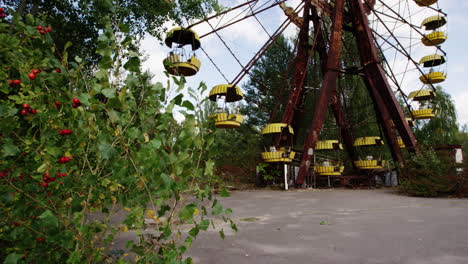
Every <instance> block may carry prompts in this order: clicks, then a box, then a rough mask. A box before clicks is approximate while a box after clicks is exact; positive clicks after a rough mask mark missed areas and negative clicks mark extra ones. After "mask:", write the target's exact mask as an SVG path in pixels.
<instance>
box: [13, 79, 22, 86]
mask: <svg viewBox="0 0 468 264" xmlns="http://www.w3.org/2000/svg"><path fill="white" fill-rule="evenodd" d="M13 84H14V85H20V84H21V80H18V79H16V80H13Z"/></svg>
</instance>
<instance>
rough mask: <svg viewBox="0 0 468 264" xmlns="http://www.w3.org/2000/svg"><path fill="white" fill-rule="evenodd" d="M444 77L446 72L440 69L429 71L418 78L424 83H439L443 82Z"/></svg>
mask: <svg viewBox="0 0 468 264" xmlns="http://www.w3.org/2000/svg"><path fill="white" fill-rule="evenodd" d="M446 79H447V74H446V73H444V72H441V71H437V72H429V73H426V74H424V75H422V76H421V77H419V80H420V81H421V82H422V83H424V84H436V83H441V82H444V81H445V80H446Z"/></svg>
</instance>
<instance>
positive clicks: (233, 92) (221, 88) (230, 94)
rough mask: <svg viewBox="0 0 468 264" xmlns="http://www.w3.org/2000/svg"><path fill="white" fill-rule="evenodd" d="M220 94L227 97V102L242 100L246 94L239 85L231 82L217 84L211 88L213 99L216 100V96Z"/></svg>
mask: <svg viewBox="0 0 468 264" xmlns="http://www.w3.org/2000/svg"><path fill="white" fill-rule="evenodd" d="M218 96H224V97H225V99H226V102H237V101H240V100H242V98H243V96H244V94H243V93H242V90H241V89H240V88H239V87H237V86H233V85H230V84H220V85H216V86H215V87H213V89H211V91H210V95H209V98H210V100H211V101H216V98H217V97H218Z"/></svg>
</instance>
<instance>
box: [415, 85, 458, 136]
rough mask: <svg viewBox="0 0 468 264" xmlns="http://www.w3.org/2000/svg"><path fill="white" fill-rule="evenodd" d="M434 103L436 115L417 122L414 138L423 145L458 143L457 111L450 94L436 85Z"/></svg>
mask: <svg viewBox="0 0 468 264" xmlns="http://www.w3.org/2000/svg"><path fill="white" fill-rule="evenodd" d="M436 95H437V96H436V98H435V100H434V105H435V107H436V109H437V110H438V113H437V115H436V116H435V117H434V118H433V119H431V120H430V121H429V122H427V121H426V122H424V123H422V122H419V124H418V128H417V129H416V131H415V135H416V138H417V139H418V141H419V143H420V144H423V145H444V144H459V143H460V142H459V127H458V122H457V111H456V109H455V104H454V102H453V99H452V97H451V96H450V94H448V93H446V92H444V91H443V90H442V87H441V86H437V91H436Z"/></svg>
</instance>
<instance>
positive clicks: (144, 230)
mask: <svg viewBox="0 0 468 264" xmlns="http://www.w3.org/2000/svg"><path fill="white" fill-rule="evenodd" d="M108 3H110V4H111V2H110V1H108ZM110 7H112V6H110ZM112 10H113V9H112V8H109V12H108V14H109V16H106V17H102V18H101V19H102V20H101V22H102V24H103V26H104V28H103V31H102V35H100V36H99V38H98V39H97V40H96V41H97V43H96V47H97V50H96V52H97V53H98V55H99V57H100V61H99V63H98V64H97V65H98V69H97V71H96V72H95V73H94V75H93V76H91V77H90V76H89V74H87V73H84V70H85V65H84V62H83V59H82V58H80V57H78V56H73V57H72V56H70V54H69V53H68V52H67V47H70V45H73V44H72V43H67V44H66V45H65V46H64V50H63V53H60V56H56V54H57V53H58V52H57V46H56V44H55V42H54V41H53V36H54V28H53V27H52V28H50V25H49V24H46V23H44V22H43V21H40V20H38V19H36V18H34V17H33V16H31V15H28V16H26V17H25V19H24V21H23V19H22V18H19V17H14V18H11V20H9V21H4V22H3V23H0V51H1V52H0V63H1V65H2V68H0V82H1V84H0V134H1V137H0V143H1V148H0V156H1V160H0V173H1V174H0V214H1V216H2V217H1V218H0V248H1V249H2V250H1V251H0V261H1V262H2V263H8V264H9V263H114V262H117V263H192V260H191V259H190V258H184V256H183V254H184V252H185V251H186V250H187V248H189V247H190V246H191V244H192V242H193V240H194V239H195V238H196V237H197V235H198V234H199V232H201V231H204V230H207V229H208V228H209V226H210V225H211V226H214V222H213V218H214V217H221V216H222V219H223V220H224V221H226V222H228V223H229V224H230V225H231V228H233V229H236V226H235V224H234V223H233V222H232V221H231V220H230V219H229V215H230V214H231V210H230V209H224V208H223V207H222V205H221V204H220V203H219V202H218V200H216V198H215V197H214V196H213V195H212V186H213V185H214V184H215V183H216V177H215V175H214V173H213V169H214V165H215V163H214V161H213V160H212V159H211V153H212V152H213V151H212V150H213V147H214V144H213V142H214V137H215V135H214V133H213V130H214V126H213V124H212V123H210V122H208V121H207V119H205V118H204V113H203V109H201V106H200V105H201V104H202V102H201V100H200V99H199V97H198V94H199V93H198V92H196V91H195V90H193V89H191V88H188V87H185V81H184V79H183V78H182V79H177V78H174V79H173V82H174V83H175V86H164V85H162V84H161V83H152V82H151V81H150V78H149V77H148V74H145V73H142V72H141V69H140V58H139V56H138V53H137V52H136V51H135V50H134V49H133V48H132V47H134V45H133V44H132V43H133V42H132V41H133V39H132V37H131V31H130V29H129V27H127V26H126V25H125V24H121V23H119V22H118V21H114V20H113V19H112V18H113V17H112V16H111V15H112ZM48 27H49V28H50V30H49V29H47V31H46V32H44V34H43V32H42V31H41V30H42V29H43V28H48ZM198 89H200V91H201V92H203V91H204V90H205V89H206V87H205V86H204V85H203V84H201V85H200V87H198ZM182 91H184V94H186V95H187V96H185V97H184V95H183V94H182ZM193 102H197V104H194V103H193ZM176 106H178V107H180V108H181V109H182V110H181V112H182V114H183V115H184V117H185V120H184V121H183V122H181V123H180V122H177V121H176V120H175V119H174V115H173V110H174V107H176ZM221 195H223V196H226V195H228V194H227V192H225V191H221ZM116 215H120V216H121V215H124V217H123V219H121V218H119V217H116ZM119 219H121V220H119ZM148 221H150V222H148ZM186 228H189V229H188V230H189V231H188V232H185V231H183V230H184V229H186ZM122 232H131V235H129V236H125V237H130V240H129V241H125V239H124V238H122V237H121V236H120V233H122ZM220 235H221V237H224V233H223V230H221V231H220ZM133 238H135V240H133ZM118 239H121V240H120V241H122V240H124V241H125V242H126V248H123V249H122V248H116V246H115V244H116V243H115V242H116V240H118Z"/></svg>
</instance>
